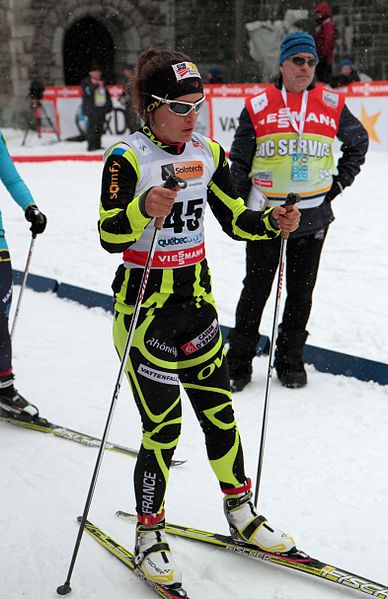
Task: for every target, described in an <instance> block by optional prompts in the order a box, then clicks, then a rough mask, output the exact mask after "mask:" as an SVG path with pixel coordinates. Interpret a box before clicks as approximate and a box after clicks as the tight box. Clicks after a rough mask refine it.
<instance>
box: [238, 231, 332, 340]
mask: <svg viewBox="0 0 388 599" xmlns="http://www.w3.org/2000/svg"><path fill="white" fill-rule="evenodd" d="M326 233H327V229H322V230H321V231H319V232H317V233H315V234H313V235H306V236H303V237H297V238H296V239H293V238H291V239H289V240H288V241H287V250H286V256H287V262H286V285H287V299H286V303H285V307H284V312H283V323H282V328H283V330H288V329H298V330H299V329H302V330H304V329H305V328H306V325H307V321H308V319H309V316H310V311H311V305H312V294H313V290H314V286H315V282H316V279H317V273H318V267H319V260H320V256H321V251H322V247H323V243H324V241H325V237H326ZM279 257H280V237H278V238H277V239H275V240H273V241H262V242H260V243H257V242H254V241H248V242H247V248H246V276H245V279H244V281H243V289H242V292H241V296H240V300H239V302H238V305H237V310H236V327H235V331H236V332H237V333H239V334H241V335H243V336H244V337H246V338H247V341H248V346H251V345H252V344H256V342H257V340H258V338H259V327H260V322H261V317H262V314H263V310H264V307H265V304H266V302H267V299H268V297H269V295H270V293H271V288H272V283H273V280H274V277H275V274H276V270H277V267H278V264H279Z"/></svg>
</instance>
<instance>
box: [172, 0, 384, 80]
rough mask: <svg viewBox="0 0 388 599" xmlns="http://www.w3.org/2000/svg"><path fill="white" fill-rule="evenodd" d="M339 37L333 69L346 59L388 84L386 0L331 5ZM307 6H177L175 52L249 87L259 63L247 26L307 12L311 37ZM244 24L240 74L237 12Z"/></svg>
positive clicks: (287, 0)
mask: <svg viewBox="0 0 388 599" xmlns="http://www.w3.org/2000/svg"><path fill="white" fill-rule="evenodd" d="M329 4H330V6H331V7H332V9H333V15H334V21H335V23H336V26H337V30H338V36H337V44H336V54H335V66H338V63H339V60H340V58H341V57H343V56H345V55H346V56H350V58H352V59H353V60H354V63H355V65H356V66H357V67H359V68H360V70H362V71H365V72H366V73H368V74H369V75H370V76H371V77H372V78H373V79H388V35H387V33H388V0H333V1H331V2H329ZM315 5H316V2H312V1H311V0H231V1H228V0H225V1H221V0H177V2H176V14H177V27H176V40H177V46H178V47H179V48H180V49H182V50H184V51H186V52H187V53H189V54H190V55H191V56H192V57H193V59H194V58H195V60H197V61H198V62H199V63H200V64H202V65H204V66H210V65H211V64H217V65H221V66H222V67H223V72H224V74H225V80H230V81H238V80H239V81H247V82H250V81H252V80H254V79H255V78H257V72H258V69H257V63H255V62H254V61H252V59H251V58H250V57H249V52H248V46H247V34H246V30H245V27H244V24H245V23H248V22H251V21H259V20H260V21H262V20H267V19H269V20H272V21H273V20H276V19H283V17H284V14H285V12H286V10H287V9H297V8H299V9H301V8H305V9H307V10H308V11H309V14H310V19H309V21H308V22H305V23H304V25H305V27H304V28H305V30H308V31H310V32H313V30H314V21H313V18H312V10H313V7H314V6H315ZM238 7H239V8H240V12H241V14H242V21H243V27H242V29H243V31H242V32H241V38H242V43H241V50H242V65H241V66H242V69H240V70H239V71H238V72H237V73H236V69H235V68H234V57H235V41H236V31H235V22H236V15H235V11H236V8H238Z"/></svg>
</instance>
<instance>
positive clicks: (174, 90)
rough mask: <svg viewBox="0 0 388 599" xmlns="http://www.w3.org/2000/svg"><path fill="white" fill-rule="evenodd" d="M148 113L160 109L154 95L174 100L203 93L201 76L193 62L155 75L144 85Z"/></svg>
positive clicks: (171, 67) (175, 65)
mask: <svg viewBox="0 0 388 599" xmlns="http://www.w3.org/2000/svg"><path fill="white" fill-rule="evenodd" d="M142 92H143V95H144V96H145V97H144V104H145V107H146V112H147V113H150V112H152V111H153V110H156V108H159V106H160V103H158V102H157V101H155V99H154V98H152V95H155V96H159V97H160V98H166V99H169V100H173V99H174V98H179V96H184V95H186V94H195V93H203V85H202V79H201V75H200V74H199V71H198V68H197V66H196V65H195V64H194V63H193V62H178V63H176V64H173V65H170V66H169V67H167V68H166V69H163V70H162V71H159V72H158V73H155V74H154V75H152V76H151V77H149V78H148V79H146V80H145V81H144V83H143V85H142Z"/></svg>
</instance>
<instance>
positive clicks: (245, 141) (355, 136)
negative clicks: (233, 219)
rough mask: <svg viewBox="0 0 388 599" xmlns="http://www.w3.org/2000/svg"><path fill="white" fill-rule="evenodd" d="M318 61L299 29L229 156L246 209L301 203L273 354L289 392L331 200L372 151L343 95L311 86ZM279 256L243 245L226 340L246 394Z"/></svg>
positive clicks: (249, 106)
mask: <svg viewBox="0 0 388 599" xmlns="http://www.w3.org/2000/svg"><path fill="white" fill-rule="evenodd" d="M317 63H318V54H317V49H316V45H315V42H314V38H313V37H312V36H311V35H310V34H308V33H303V32H300V31H298V32H294V33H290V34H288V35H287V36H286V37H285V38H284V40H283V42H282V44H281V49H280V69H279V70H280V76H279V80H278V81H277V82H276V83H275V84H272V85H270V86H268V88H267V89H266V90H265V91H262V92H261V93H260V94H258V95H257V96H254V97H249V98H247V100H246V102H245V108H244V109H243V111H242V113H241V115H240V121H239V126H238V129H237V131H236V134H235V137H234V140H233V144H232V148H231V152H230V159H231V162H232V165H231V171H232V178H233V181H234V182H235V185H236V191H237V192H238V194H239V195H240V196H241V197H243V198H244V199H245V200H246V203H247V205H248V207H250V208H253V209H256V210H264V209H265V208H266V207H268V206H277V205H279V204H282V203H284V201H285V198H286V196H287V194H288V192H290V191H292V192H296V193H298V194H299V195H300V196H301V201H300V203H299V205H298V207H299V210H300V212H301V220H300V225H299V228H298V229H297V230H296V231H295V232H293V233H291V234H290V236H289V240H288V242H287V267H286V284H287V299H286V303H285V307H284V312H283V321H282V323H281V325H280V327H279V334H278V337H277V347H276V353H275V368H276V371H277V375H278V378H279V379H280V381H281V383H282V385H284V386H286V387H292V388H296V387H303V386H304V385H306V383H307V376H306V371H305V368H304V363H303V350H304V345H305V342H306V339H307V335H308V333H307V330H306V325H307V321H308V318H309V315H310V310H311V305H312V294H313V289H314V285H315V282H316V278H317V273H318V266H319V259H320V255H321V251H322V247H323V243H324V240H325V237H326V234H327V230H328V227H329V224H330V223H331V222H332V221H333V220H334V215H333V211H332V206H331V202H332V200H333V199H334V198H335V197H336V196H337V195H338V194H340V193H342V191H343V189H344V188H345V187H348V186H349V185H351V184H352V183H353V180H354V178H355V176H356V175H357V174H358V173H359V171H360V167H361V165H362V164H363V163H364V160H365V154H366V152H367V148H368V134H367V132H366V130H365V129H364V127H363V126H362V124H361V123H360V121H359V120H358V119H357V118H356V117H355V116H354V115H353V114H352V113H351V112H350V111H349V109H348V108H347V106H346V104H345V98H344V96H343V95H341V94H338V93H336V92H335V91H333V90H332V89H330V88H325V87H324V86H322V85H319V86H315V84H314V75H315V69H316V66H317ZM335 137H337V138H338V139H339V140H340V141H341V142H342V146H341V151H342V156H341V157H340V159H339V160H338V163H337V164H336V162H335V159H334V155H333V150H332V144H333V142H334V139H335ZM279 251H280V240H279V239H275V240H272V241H269V242H266V243H261V244H255V243H254V242H250V241H248V242H247V248H246V276H245V279H244V282H243V290H242V293H241V297H240V300H239V302H238V305H237V310H236V325H235V328H234V329H233V330H232V331H231V333H230V336H229V351H228V363H229V371H230V378H231V386H232V390H233V391H241V390H242V389H243V388H244V387H245V385H247V384H248V383H249V381H250V380H251V375H252V359H253V357H254V356H255V355H256V345H257V342H258V340H259V337H260V334H259V326H260V321H261V316H262V313H263V310H264V306H265V304H266V301H267V299H268V297H269V295H270V292H271V287H272V283H273V280H274V277H275V273H276V270H277V267H278V263H279Z"/></svg>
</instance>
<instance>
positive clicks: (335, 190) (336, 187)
mask: <svg viewBox="0 0 388 599" xmlns="http://www.w3.org/2000/svg"><path fill="white" fill-rule="evenodd" d="M344 187H345V186H344V185H342V183H341V181H340V180H339V179H338V177H336V176H334V177H333V184H332V186H331V187H330V189H329V191H328V192H327V194H326V196H325V200H327V201H328V202H332V201H333V200H334V198H335V197H337V196H338V195H339V194H340V193H342V192H343V190H344Z"/></svg>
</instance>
